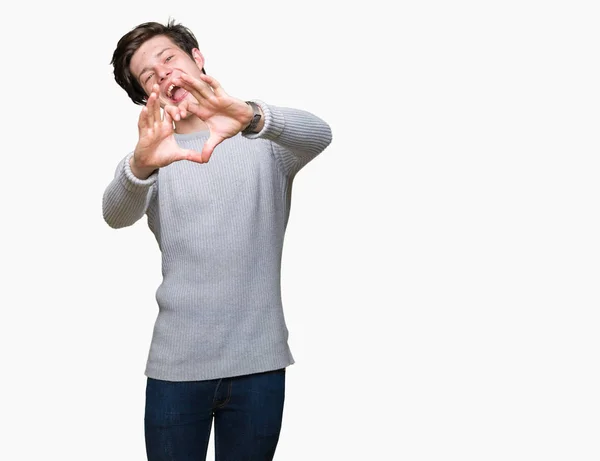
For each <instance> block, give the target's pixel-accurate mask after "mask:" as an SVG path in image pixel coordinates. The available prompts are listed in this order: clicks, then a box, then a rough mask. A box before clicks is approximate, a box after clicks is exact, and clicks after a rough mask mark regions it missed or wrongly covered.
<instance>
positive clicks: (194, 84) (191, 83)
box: [173, 74, 215, 101]
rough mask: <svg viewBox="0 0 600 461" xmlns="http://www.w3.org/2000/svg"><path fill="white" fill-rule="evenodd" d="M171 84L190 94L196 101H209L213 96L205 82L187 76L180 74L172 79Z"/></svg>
mask: <svg viewBox="0 0 600 461" xmlns="http://www.w3.org/2000/svg"><path fill="white" fill-rule="evenodd" d="M173 83H174V84H175V85H177V86H180V87H182V88H184V89H186V90H187V91H189V92H190V93H192V94H193V95H194V97H195V98H196V99H197V100H198V101H200V100H201V99H211V98H213V97H214V95H215V93H214V92H213V91H212V89H211V88H210V86H209V85H208V84H207V83H206V82H204V81H202V80H198V79H196V78H194V77H191V76H189V75H188V74H181V75H180V76H179V77H177V78H175V79H173Z"/></svg>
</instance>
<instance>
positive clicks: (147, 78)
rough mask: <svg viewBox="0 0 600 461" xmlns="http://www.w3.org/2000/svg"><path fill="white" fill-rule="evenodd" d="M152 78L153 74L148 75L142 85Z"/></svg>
mask: <svg viewBox="0 0 600 461" xmlns="http://www.w3.org/2000/svg"><path fill="white" fill-rule="evenodd" d="M153 76H154V74H148V77H146V80H145V81H144V83H148V82H149V81H150V79H151V78H152V77H153Z"/></svg>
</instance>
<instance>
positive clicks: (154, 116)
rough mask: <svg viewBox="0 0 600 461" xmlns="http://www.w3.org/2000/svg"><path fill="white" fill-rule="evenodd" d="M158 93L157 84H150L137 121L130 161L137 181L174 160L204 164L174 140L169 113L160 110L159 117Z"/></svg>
mask: <svg viewBox="0 0 600 461" xmlns="http://www.w3.org/2000/svg"><path fill="white" fill-rule="evenodd" d="M158 92H159V87H158V85H154V86H153V87H152V93H151V94H150V97H149V98H148V101H147V102H146V106H145V107H144V108H143V109H142V111H141V113H140V118H139V121H138V131H139V140H138V143H137V146H136V147H135V151H134V154H133V157H132V159H131V171H132V173H133V174H134V175H135V176H137V177H139V178H141V179H145V178H147V177H148V176H150V175H151V174H152V172H153V171H154V170H156V169H157V168H161V167H164V166H167V165H170V164H171V163H173V162H176V161H178V160H191V161H193V162H198V163H204V162H203V161H202V156H201V155H200V154H199V153H198V152H196V151H194V150H191V149H182V148H181V147H179V145H178V144H177V141H175V137H174V136H173V132H174V131H173V119H172V118H171V114H170V113H169V111H167V110H165V111H163V117H162V118H161V114H160V103H159V102H158Z"/></svg>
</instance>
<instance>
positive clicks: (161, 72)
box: [157, 67, 171, 83]
mask: <svg viewBox="0 0 600 461" xmlns="http://www.w3.org/2000/svg"><path fill="white" fill-rule="evenodd" d="M157 75H158V82H159V83H161V82H162V81H163V80H164V79H165V78H167V77H168V76H169V75H171V69H168V68H166V67H161V68H159V69H158V71H157Z"/></svg>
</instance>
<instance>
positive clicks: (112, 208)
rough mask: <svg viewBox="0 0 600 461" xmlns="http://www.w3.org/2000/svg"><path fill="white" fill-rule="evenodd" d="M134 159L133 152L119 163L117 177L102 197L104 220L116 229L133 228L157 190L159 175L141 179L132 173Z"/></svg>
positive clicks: (154, 174) (153, 174)
mask: <svg viewBox="0 0 600 461" xmlns="http://www.w3.org/2000/svg"><path fill="white" fill-rule="evenodd" d="M132 157H133V152H132V153H130V154H129V155H127V156H126V157H125V158H124V159H123V160H121V161H120V162H119V165H118V166H117V170H116V171H115V177H114V178H113V180H112V182H111V183H110V184H109V185H108V187H107V188H106V190H105V191H104V196H103V197H102V214H103V216H104V220H105V221H106V223H107V224H108V225H109V226H110V227H112V228H115V229H118V228H121V227H127V226H131V225H132V224H134V223H135V222H136V221H138V220H139V219H140V218H141V217H142V216H144V213H146V210H147V209H148V205H149V203H150V200H151V198H152V195H153V193H154V191H155V188H156V186H155V183H156V179H157V177H158V173H157V172H156V171H155V172H154V173H152V174H151V175H150V176H149V177H148V178H147V179H139V178H138V177H136V176H135V175H134V174H133V173H132V171H131V163H130V162H131V158H132Z"/></svg>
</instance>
